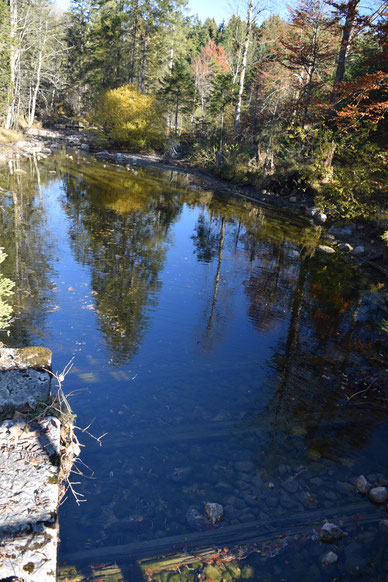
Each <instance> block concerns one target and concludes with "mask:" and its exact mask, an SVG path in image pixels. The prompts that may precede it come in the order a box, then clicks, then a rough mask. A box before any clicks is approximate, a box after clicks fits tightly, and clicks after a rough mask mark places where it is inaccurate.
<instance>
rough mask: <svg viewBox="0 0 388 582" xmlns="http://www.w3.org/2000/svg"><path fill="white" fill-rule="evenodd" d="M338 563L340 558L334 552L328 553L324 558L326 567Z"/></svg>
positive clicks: (323, 561)
mask: <svg viewBox="0 0 388 582" xmlns="http://www.w3.org/2000/svg"><path fill="white" fill-rule="evenodd" d="M337 561H338V556H337V554H335V553H334V552H327V554H325V555H324V556H323V558H322V564H323V565H324V566H333V565H334V564H336V563H337Z"/></svg>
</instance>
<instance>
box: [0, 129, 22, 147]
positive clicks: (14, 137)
mask: <svg viewBox="0 0 388 582" xmlns="http://www.w3.org/2000/svg"><path fill="white" fill-rule="evenodd" d="M21 140H24V136H23V134H22V133H19V132H17V131H13V130H12V129H4V128H3V127H0V144H2V143H14V142H15V141H21Z"/></svg>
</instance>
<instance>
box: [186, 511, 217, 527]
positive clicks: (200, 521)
mask: <svg viewBox="0 0 388 582" xmlns="http://www.w3.org/2000/svg"><path fill="white" fill-rule="evenodd" d="M186 521H187V523H188V524H189V526H190V527H192V528H194V529H197V530H199V531H203V530H205V529H208V528H209V527H211V523H210V521H209V520H208V519H207V517H206V516H205V515H201V514H200V513H199V511H198V509H197V508H196V507H190V508H189V509H188V510H187V511H186Z"/></svg>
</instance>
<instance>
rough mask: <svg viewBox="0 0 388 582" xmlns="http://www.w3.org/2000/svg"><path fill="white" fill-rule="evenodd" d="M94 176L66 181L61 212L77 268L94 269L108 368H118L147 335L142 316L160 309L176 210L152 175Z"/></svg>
mask: <svg viewBox="0 0 388 582" xmlns="http://www.w3.org/2000/svg"><path fill="white" fill-rule="evenodd" d="M96 175H97V176H98V181H99V183H100V185H98V183H97V181H96ZM93 176H94V178H93V179H91V180H89V178H88V180H82V182H80V181H79V180H78V178H77V177H76V176H70V175H68V177H67V178H66V181H65V190H66V194H67V204H66V211H67V212H68V213H69V214H70V215H71V217H72V221H73V225H74V226H73V230H72V247H73V250H74V252H75V254H76V257H77V260H79V261H82V263H83V264H87V265H88V266H89V267H90V269H91V276H92V288H93V291H94V292H95V301H96V308H97V313H98V316H99V319H100V326H101V330H102V332H103V334H104V335H105V338H106V342H107V344H108V347H109V350H110V351H111V352H112V360H113V362H114V363H115V364H122V363H123V362H124V361H126V360H127V359H128V358H130V357H132V356H133V355H134V354H135V353H136V352H137V350H138V348H139V345H140V343H141V341H142V339H143V336H144V333H145V331H146V329H147V327H148V324H149V318H148V315H147V308H150V307H152V306H155V305H156V302H157V293H158V291H159V290H160V285H161V283H160V279H159V273H160V271H161V269H162V267H163V263H164V259H165V255H166V251H167V246H166V238H167V234H168V230H169V227H170V225H171V223H172V222H173V221H174V220H175V219H176V217H177V215H178V213H179V211H180V206H178V205H177V204H176V202H175V201H174V195H175V191H174V186H173V185H172V186H171V185H169V186H168V188H167V187H166V185H165V184H164V183H163V182H162V181H157V180H154V179H153V178H152V177H150V176H149V175H143V174H142V173H139V175H137V176H136V178H135V177H134V176H132V175H131V174H128V173H126V172H125V173H123V174H116V173H115V174H113V175H112V169H109V168H108V169H104V168H102V166H97V167H96V168H95V171H93ZM108 183H109V184H110V187H109V188H106V185H107V184H108ZM167 192H168V194H167Z"/></svg>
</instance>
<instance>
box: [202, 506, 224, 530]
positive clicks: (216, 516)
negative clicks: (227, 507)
mask: <svg viewBox="0 0 388 582" xmlns="http://www.w3.org/2000/svg"><path fill="white" fill-rule="evenodd" d="M205 512H206V515H207V518H208V520H209V521H210V523H211V524H212V525H215V524H216V523H218V522H220V521H222V520H223V519H224V508H223V507H222V505H220V504H219V503H206V505H205Z"/></svg>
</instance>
